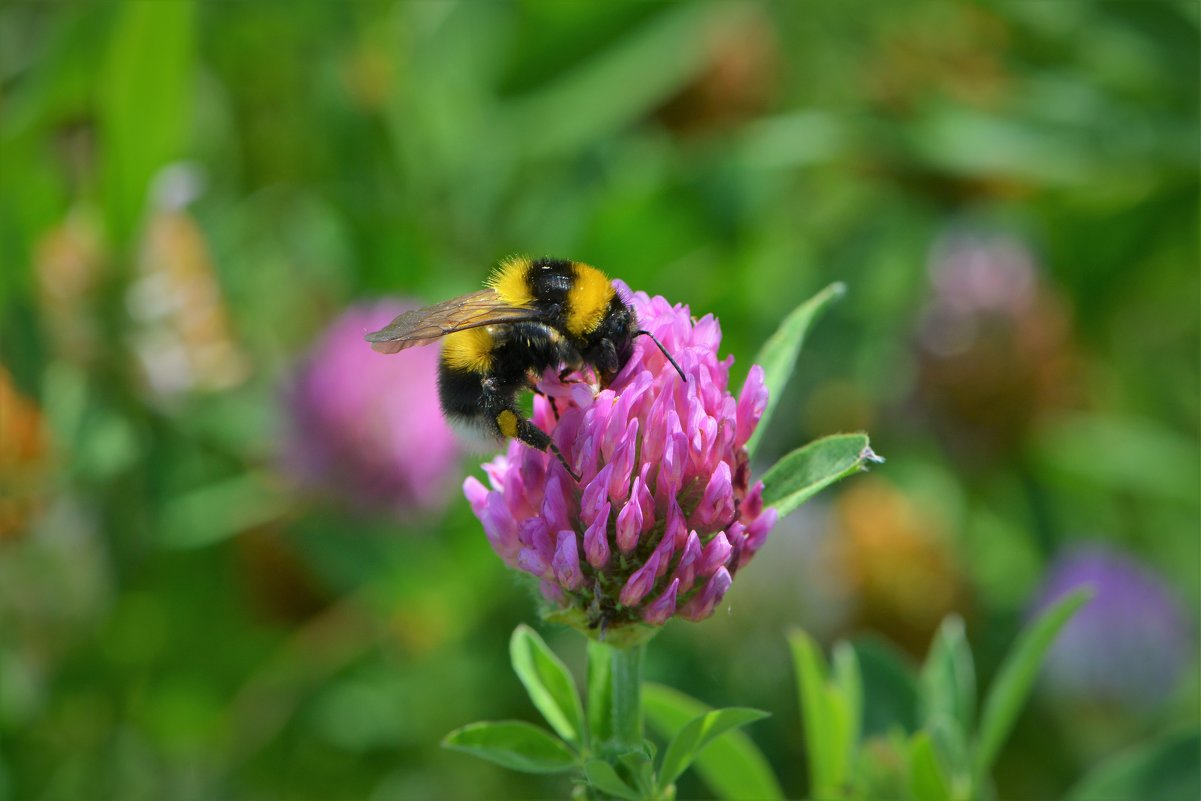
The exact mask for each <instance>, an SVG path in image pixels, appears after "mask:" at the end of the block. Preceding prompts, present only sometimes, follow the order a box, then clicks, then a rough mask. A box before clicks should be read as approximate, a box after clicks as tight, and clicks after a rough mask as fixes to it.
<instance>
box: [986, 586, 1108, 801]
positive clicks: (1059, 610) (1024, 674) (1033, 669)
mask: <svg viewBox="0 0 1201 801" xmlns="http://www.w3.org/2000/svg"><path fill="white" fill-rule="evenodd" d="M1090 597H1091V593H1090V592H1088V591H1087V590H1077V591H1075V592H1073V593H1071V594H1070V595H1068V596H1067V597H1065V598H1063V599H1062V600H1061V601H1059V602H1058V603H1057V604H1055V605H1054V606H1052V607H1051V608H1050V609H1049V610H1047V611H1046V612H1045V613H1043V615H1042V616H1041V617H1039V618H1038V620H1036V621H1034V623H1033V624H1031V625H1030V626H1029V627H1028V628H1027V629H1026V630H1025V631H1023V632H1022V634H1021V636H1019V637H1018V640H1017V642H1016V643H1015V644H1014V646H1013V648H1012V650H1010V652H1009V655H1008V656H1007V657H1006V658H1005V661H1004V662H1003V663H1002V664H1001V667H1000V669H999V670H998V671H997V677H996V679H995V680H994V681H993V685H992V687H991V688H990V689H989V691H988V697H987V698H986V699H985V701H984V706H983V709H982V711H981V714H980V731H979V736H978V738H977V740H976V759H975V776H976V780H977V783H979V781H980V780H981V779H983V778H984V777H985V776H987V775H988V772H989V771H990V770H991V769H992V764H993V761H994V760H995V759H996V758H997V754H998V753H1000V751H1001V746H1002V745H1003V744H1004V743H1005V738H1007V737H1008V736H1009V732H1010V730H1011V729H1012V728H1013V724H1014V723H1015V722H1016V721H1017V717H1018V713H1019V712H1020V711H1021V709H1022V706H1023V705H1024V704H1025V703H1026V698H1027V697H1028V696H1029V694H1030V690H1031V687H1032V686H1033V684H1034V679H1035V677H1036V676H1037V675H1038V670H1039V668H1040V667H1041V666H1042V661H1043V657H1044V656H1045V655H1046V653H1047V649H1048V648H1050V647H1051V643H1052V642H1054V641H1055V637H1056V635H1058V634H1059V631H1060V629H1062V628H1063V626H1064V624H1065V623H1067V622H1068V620H1069V619H1070V618H1071V617H1072V615H1074V614H1075V613H1076V610H1078V609H1079V608H1080V607H1081V606H1083V605H1084V604H1085V603H1086V602H1087V601H1088V599H1089V598H1090Z"/></svg>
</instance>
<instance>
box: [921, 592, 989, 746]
mask: <svg viewBox="0 0 1201 801" xmlns="http://www.w3.org/2000/svg"><path fill="white" fill-rule="evenodd" d="M919 687H920V694H919V701H918V703H919V705H920V715H921V720H922V725H923V726H927V727H928V726H931V725H932V724H933V723H934V721H936V720H938V719H939V718H941V717H947V718H949V719H951V720H954V721H956V723H957V724H958V726H959V730H960V731H963V732H969V731H971V730H972V718H973V717H974V715H975V708H976V668H975V663H974V662H973V661H972V652H971V649H970V648H969V647H968V642H967V636H966V635H965V634H964V628H963V620H962V619H961V618H960V617H959V616H958V615H951V616H949V617H947V619H946V620H944V621H943V622H942V626H941V627H940V628H939V630H938V634H937V635H936V636H935V638H934V643H933V645H931V646H930V653H929V654H927V656H926V663H925V664H924V665H923V666H922V672H921V677H920V679H919Z"/></svg>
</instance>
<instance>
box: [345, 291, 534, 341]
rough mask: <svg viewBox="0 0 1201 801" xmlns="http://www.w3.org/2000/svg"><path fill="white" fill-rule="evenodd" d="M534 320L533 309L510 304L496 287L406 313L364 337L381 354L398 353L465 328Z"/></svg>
mask: <svg viewBox="0 0 1201 801" xmlns="http://www.w3.org/2000/svg"><path fill="white" fill-rule="evenodd" d="M537 319H538V312H537V311H536V310H534V309H531V308H526V307H524V306H510V305H509V304H507V303H505V302H504V301H502V300H501V298H500V295H498V294H497V293H496V291H495V290H493V289H481V290H480V291H479V292H472V293H471V294H470V295H462V296H461V297H457V298H451V299H450V300H447V301H443V302H442V303H438V304H436V305H434V306H426V307H425V308H424V309H414V310H413V311H409V312H405V313H404V314H402V315H400V316H399V317H397V318H396V319H395V320H393V321H392V322H391V323H389V324H388V325H387V326H385V327H383V328H381V329H380V330H378V331H372V332H371V333H370V334H368V335H367V337H366V339H367V341H368V342H370V343H371V347H372V348H374V349H375V350H377V351H379V352H380V353H397V352H399V351H402V350H404V349H405V348H411V347H413V346H415V345H428V344H430V343H431V342H433V341H435V340H437V339H440V338H442V337H444V336H446V335H447V334H453V333H454V332H455V331H462V330H464V329H466V328H478V327H479V326H481V325H493V324H495V323H520V322H526V321H529V320H537Z"/></svg>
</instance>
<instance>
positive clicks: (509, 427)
mask: <svg viewBox="0 0 1201 801" xmlns="http://www.w3.org/2000/svg"><path fill="white" fill-rule="evenodd" d="M493 422H494V423H495V425H496V430H497V431H498V432H499V433H500V435H501V436H502V437H505V438H506V439H519V440H521V441H522V442H524V443H525V444H526V445H529V446H530V447H531V448H536V449H538V450H540V451H542V452H543V453H546V452H547V450H549V451H550V452H551V453H553V454H554V455H555V458H556V459H558V460H559V463H560V464H562V465H563V469H564V470H566V471H567V473H568V475H570V476H571V477H572V478H574V479H575V480H576V482H577V483H578V482H579V480H580V474H579V473H577V472H576V471H574V470H572V469H571V465H570V464H568V463H567V459H566V458H564V456H563V453H562V452H561V451H560V450H559V448H558V446H557V445H555V443H554V442H552V441H551V438H550V435H548V434H547V433H546V432H545V431H543V430H542V429H541V428H538V426H536V425H534V424H533V423H531V422H530V421H529V420H527V419H525V418H524V417H522V416H521V412H519V411H518V410H517V409H514V408H513V407H511V406H506V407H505V408H502V409H501V410H500V411H499V412H497V413H496V416H495V417H494V418H493Z"/></svg>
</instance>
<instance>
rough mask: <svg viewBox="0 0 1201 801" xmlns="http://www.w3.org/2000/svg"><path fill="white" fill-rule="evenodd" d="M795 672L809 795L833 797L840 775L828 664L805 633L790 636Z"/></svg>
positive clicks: (795, 633) (794, 633) (800, 632)
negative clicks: (827, 671)
mask: <svg viewBox="0 0 1201 801" xmlns="http://www.w3.org/2000/svg"><path fill="white" fill-rule="evenodd" d="M788 646H789V649H790V650H791V652H792V662H793V667H794V669H795V671H796V682H797V696H798V698H799V699H800V705H801V727H802V729H803V730H804V732H805V756H806V758H807V760H808V762H809V782H810V786H809V795H810V796H812V797H814V798H824V797H825V796H827V795H830V794H831V792H830V791H831V790H832V788H833V787H834V786H835V777H836V775H837V772H838V771H837V766H836V762H837V761H838V755H837V753H836V745H835V742H834V740H833V738H831V737H830V736H829V735H830V731H831V728H832V727H833V726H834V725H835V724H834V715H835V712H834V711H833V710H831V709H830V708H829V697H828V696H827V694H826V664H825V659H824V658H823V657H822V654H821V650H820V649H819V648H818V647H817V643H815V642H814V641H813V639H812V638H811V637H810V636H809V635H808V634H806V633H805V632H803V631H800V630H799V629H798V630H795V631H793V632H791V633H790V634H789V635H788Z"/></svg>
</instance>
